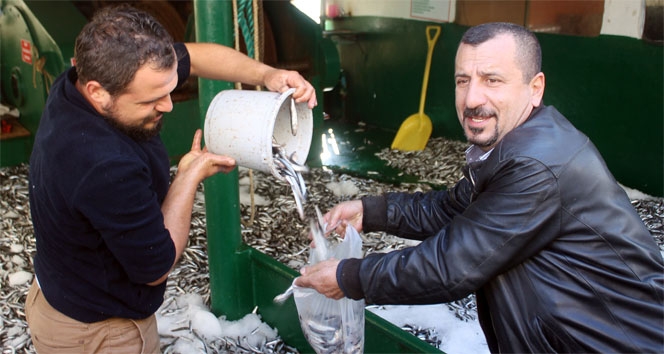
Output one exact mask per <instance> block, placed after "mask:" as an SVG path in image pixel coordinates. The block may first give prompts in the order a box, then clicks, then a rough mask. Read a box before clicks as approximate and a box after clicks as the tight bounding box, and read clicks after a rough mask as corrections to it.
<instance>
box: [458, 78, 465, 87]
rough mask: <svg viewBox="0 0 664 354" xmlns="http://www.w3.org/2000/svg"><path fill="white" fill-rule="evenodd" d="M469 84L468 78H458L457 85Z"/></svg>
mask: <svg viewBox="0 0 664 354" xmlns="http://www.w3.org/2000/svg"><path fill="white" fill-rule="evenodd" d="M467 84H468V79H456V85H457V86H464V85H467Z"/></svg>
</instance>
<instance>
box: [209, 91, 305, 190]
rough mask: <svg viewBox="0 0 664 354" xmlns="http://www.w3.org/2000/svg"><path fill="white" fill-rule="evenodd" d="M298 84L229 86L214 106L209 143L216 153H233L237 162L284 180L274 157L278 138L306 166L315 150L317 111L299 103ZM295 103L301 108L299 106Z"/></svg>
mask: <svg viewBox="0 0 664 354" xmlns="http://www.w3.org/2000/svg"><path fill="white" fill-rule="evenodd" d="M293 92H295V89H289V90H288V91H285V92H283V93H278V92H269V91H248V90H224V91H221V92H219V93H218V94H217V95H216V96H215V97H214V99H213V100H212V102H211V103H210V106H209V107H208V110H207V114H206V116H205V144H206V146H207V148H208V150H209V151H210V152H213V153H215V154H219V155H227V156H230V157H233V158H234V159H235V160H236V161H237V164H238V165H240V166H243V167H247V168H251V169H254V170H258V171H261V172H265V173H270V174H272V175H273V176H275V177H277V178H278V179H279V180H283V177H282V176H281V175H279V173H278V172H277V168H276V167H275V162H274V152H273V149H272V145H273V141H274V142H275V143H276V144H278V145H280V146H281V147H282V148H283V149H284V150H285V151H286V152H287V153H288V154H289V156H291V158H292V160H293V161H295V162H296V163H298V164H301V165H303V164H304V163H305V162H306V159H307V156H308V155H309V149H310V147H311V138H312V134H313V114H312V111H311V109H310V108H309V107H308V106H307V104H306V103H295V102H294V100H293V99H292V97H291V96H292V95H293ZM293 108H294V109H295V110H294V111H293Z"/></svg>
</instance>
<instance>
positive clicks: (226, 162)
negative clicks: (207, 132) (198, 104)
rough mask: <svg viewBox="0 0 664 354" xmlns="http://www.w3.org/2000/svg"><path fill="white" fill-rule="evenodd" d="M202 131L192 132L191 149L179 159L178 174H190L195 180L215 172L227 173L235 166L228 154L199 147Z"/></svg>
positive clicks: (201, 179) (200, 179)
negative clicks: (218, 153)
mask: <svg viewBox="0 0 664 354" xmlns="http://www.w3.org/2000/svg"><path fill="white" fill-rule="evenodd" d="M202 136H203V132H202V131H201V130H200V129H197V130H196V133H195V134H194V141H193V142H192V144H191V150H190V151H189V152H188V153H187V154H186V155H184V156H183V157H182V158H181V159H180V163H179V164H178V174H180V173H182V174H185V175H187V174H192V175H193V176H194V178H196V180H197V182H196V183H198V182H201V181H203V180H204V179H206V178H208V177H210V176H212V175H214V174H217V173H219V172H223V173H228V172H230V171H232V170H233V169H234V168H235V159H233V158H232V157H228V156H223V155H216V154H213V153H211V152H208V150H207V147H203V148H201V139H202Z"/></svg>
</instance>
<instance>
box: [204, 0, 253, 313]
mask: <svg viewBox="0 0 664 354" xmlns="http://www.w3.org/2000/svg"><path fill="white" fill-rule="evenodd" d="M194 15H195V19H196V41H197V42H214V43H219V44H222V45H226V46H229V47H233V40H234V38H233V11H232V6H231V2H230V1H224V0H219V1H213V0H194ZM219 65H223V61H222V60H221V59H220V61H219ZM198 88H199V105H200V112H201V126H204V122H205V114H206V112H207V109H208V106H209V105H210V102H211V101H212V99H213V98H214V96H215V95H216V94H217V93H218V92H220V91H222V90H228V89H232V88H233V83H230V82H221V81H213V80H206V79H199V80H198ZM204 188H205V206H206V215H207V216H206V219H207V237H208V245H207V248H208V249H207V251H208V261H209V266H210V291H211V296H210V298H211V307H212V311H213V312H214V313H216V314H218V315H219V314H223V315H226V316H227V318H228V319H229V320H234V319H237V318H240V317H242V316H243V315H245V314H247V313H249V312H251V308H250V307H251V303H250V302H251V296H248V295H250V293H249V291H250V283H247V279H246V278H247V277H246V276H245V277H242V276H241V273H242V272H246V271H247V267H248V264H247V263H248V261H247V257H246V256H243V255H242V254H241V253H240V248H241V246H242V234H241V229H240V197H239V186H238V173H237V169H235V170H234V171H233V172H231V173H228V174H219V175H217V176H213V177H211V178H208V179H207V180H206V181H205V182H204Z"/></svg>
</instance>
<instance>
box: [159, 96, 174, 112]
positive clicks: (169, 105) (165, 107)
mask: <svg viewBox="0 0 664 354" xmlns="http://www.w3.org/2000/svg"><path fill="white" fill-rule="evenodd" d="M155 109H156V110H157V111H159V112H170V111H172V110H173V100H171V95H166V96H164V97H163V98H161V99H160V100H159V101H158V102H157V105H156V106H155Z"/></svg>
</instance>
